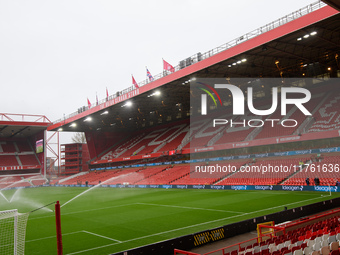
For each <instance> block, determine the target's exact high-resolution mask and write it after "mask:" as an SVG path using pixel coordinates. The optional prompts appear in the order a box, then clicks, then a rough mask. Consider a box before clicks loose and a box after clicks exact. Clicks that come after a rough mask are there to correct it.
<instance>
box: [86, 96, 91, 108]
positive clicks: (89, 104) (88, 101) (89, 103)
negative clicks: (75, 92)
mask: <svg viewBox="0 0 340 255" xmlns="http://www.w3.org/2000/svg"><path fill="white" fill-rule="evenodd" d="M87 105H88V107H89V109H90V108H91V102H90V100H89V99H88V98H87Z"/></svg>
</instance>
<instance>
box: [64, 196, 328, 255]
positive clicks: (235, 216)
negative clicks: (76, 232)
mask: <svg viewBox="0 0 340 255" xmlns="http://www.w3.org/2000/svg"><path fill="white" fill-rule="evenodd" d="M328 196H331V195H328ZM324 197H327V196H324ZM320 198H321V197H319V196H318V197H315V198H311V199H306V200H302V201H298V202H293V203H289V204H283V205H280V206H275V207H270V208H266V209H262V210H257V211H253V212H249V213H243V214H241V215H234V216H230V217H226V218H221V219H217V220H212V221H207V222H202V223H198V224H194V225H190V226H186V227H182V228H177V229H172V230H168V231H163V232H159V233H155V234H151V235H146V236H142V237H137V238H133V239H130V240H125V241H121V243H128V242H132V241H136V240H140V239H144V238H148V237H153V236H158V235H162V234H167V233H171V232H176V231H179V230H183V229H188V228H192V227H197V226H202V225H205V224H210V223H214V222H218V221H222V220H228V219H232V218H238V217H242V216H246V215H251V214H254V213H259V212H263V211H268V210H272V209H276V208H280V207H283V206H288V205H293V204H298V203H304V202H307V201H310V200H315V199H320ZM137 204H142V203H137ZM165 240H166V239H165ZM163 241H164V240H163ZM114 245H117V243H114V244H107V245H103V246H98V247H94V248H91V249H86V250H82V251H77V252H73V253H68V254H67V255H73V254H79V253H84V252H88V251H93V250H98V249H101V248H105V247H110V246H114ZM135 248H137V247H135Z"/></svg>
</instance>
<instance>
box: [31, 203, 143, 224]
mask: <svg viewBox="0 0 340 255" xmlns="http://www.w3.org/2000/svg"><path fill="white" fill-rule="evenodd" d="M135 204H136V203H132V204H126V205H113V206H108V207H101V208H94V209H88V210H82V211H77V212H69V213H62V214H61V216H64V215H69V214H77V213H83V212H92V211H99V210H105V209H111V208H116V207H123V206H130V205H135ZM49 217H55V215H54V214H53V215H49V216H41V217H34V218H30V220H36V219H43V218H49Z"/></svg>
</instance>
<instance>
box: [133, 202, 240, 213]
mask: <svg viewBox="0 0 340 255" xmlns="http://www.w3.org/2000/svg"><path fill="white" fill-rule="evenodd" d="M136 204H139V205H152V206H165V207H174V208H183V209H191V210H204V211H212V212H227V213H235V214H240V213H244V212H235V211H225V210H217V209H209V208H196V207H187V206H179V205H161V204H150V203H136Z"/></svg>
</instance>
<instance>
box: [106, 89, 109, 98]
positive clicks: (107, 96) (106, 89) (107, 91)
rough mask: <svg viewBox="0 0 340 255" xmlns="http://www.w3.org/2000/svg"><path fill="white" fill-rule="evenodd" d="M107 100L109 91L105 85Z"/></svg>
mask: <svg viewBox="0 0 340 255" xmlns="http://www.w3.org/2000/svg"><path fill="white" fill-rule="evenodd" d="M107 100H109V91H108V90H107V87H106V101H107Z"/></svg>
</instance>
